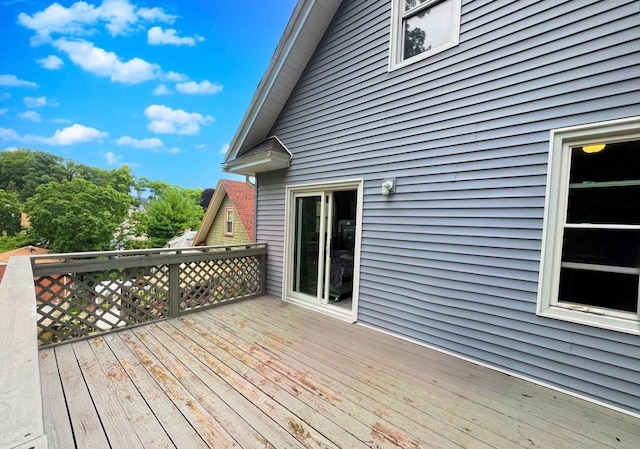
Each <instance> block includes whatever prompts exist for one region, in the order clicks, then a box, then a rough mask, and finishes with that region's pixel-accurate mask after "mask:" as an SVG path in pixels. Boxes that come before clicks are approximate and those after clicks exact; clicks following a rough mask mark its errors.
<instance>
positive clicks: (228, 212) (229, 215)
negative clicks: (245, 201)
mask: <svg viewBox="0 0 640 449" xmlns="http://www.w3.org/2000/svg"><path fill="white" fill-rule="evenodd" d="M233 214H234V210H233V208H232V207H227V208H226V209H225V210H224V235H225V236H227V237H233ZM229 223H231V231H229Z"/></svg>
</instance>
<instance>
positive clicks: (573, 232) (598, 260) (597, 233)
mask: <svg viewBox="0 0 640 449" xmlns="http://www.w3.org/2000/svg"><path fill="white" fill-rule="evenodd" d="M562 261H563V262H577V263H590V264H594V265H610V266H614V267H629V268H640V231H636V230H621V229H565V231H564V245H563V247H562Z"/></svg>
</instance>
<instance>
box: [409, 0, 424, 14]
mask: <svg viewBox="0 0 640 449" xmlns="http://www.w3.org/2000/svg"><path fill="white" fill-rule="evenodd" d="M428 1H429V0H405V2H404V12H407V11H409V10H410V9H413V8H415V7H416V6H418V5H422V4H423V3H424V2H428Z"/></svg>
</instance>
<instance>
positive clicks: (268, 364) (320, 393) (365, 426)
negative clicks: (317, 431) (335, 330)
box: [181, 317, 462, 449]
mask: <svg viewBox="0 0 640 449" xmlns="http://www.w3.org/2000/svg"><path fill="white" fill-rule="evenodd" d="M205 319H206V318H205ZM195 320H197V318H195ZM195 320H194V319H193V318H192V317H187V318H184V319H183V320H181V321H183V322H189V324H190V325H191V326H195V328H196V329H198V330H200V331H204V333H206V334H208V337H207V338H208V339H209V340H210V341H211V342H212V343H213V344H214V345H229V344H230V342H231V341H233V348H234V350H235V351H244V355H242V356H241V357H242V358H243V360H245V361H246V363H247V365H248V366H249V368H250V369H252V370H255V371H257V372H259V373H260V374H261V375H263V376H264V377H265V378H267V379H269V380H271V381H272V382H274V383H277V384H278V385H279V386H280V387H281V388H283V389H284V390H285V391H287V392H288V393H289V394H291V395H294V396H296V397H297V398H298V399H300V400H301V401H303V402H304V403H305V404H307V406H309V407H310V408H312V409H313V410H315V411H316V412H317V413H322V414H323V415H324V416H326V417H327V419H330V420H331V421H332V422H334V423H336V424H337V425H339V426H340V427H342V428H343V429H344V430H345V431H347V432H350V433H352V434H353V435H354V436H355V437H357V438H358V439H359V440H360V441H362V442H363V443H365V442H369V441H371V442H372V443H373V444H374V445H375V447H380V448H381V449H382V448H387V447H389V448H390V447H397V445H396V444H395V443H392V442H391V441H390V439H391V438H390V435H392V434H393V439H394V440H396V441H400V440H402V441H403V442H404V444H403V445H404V446H405V447H423V446H424V447H447V446H448V447H454V446H455V445H454V443H452V442H451V441H450V440H446V441H444V439H442V438H441V439H440V440H441V441H440V442H442V441H444V442H445V444H440V442H438V438H437V436H435V435H434V436H433V439H432V440H430V441H429V442H427V441H426V440H425V441H421V440H420V439H416V438H411V436H410V435H409V434H408V432H407V431H406V430H403V429H402V428H392V427H391V426H384V425H383V424H382V423H381V419H380V418H379V417H378V416H377V415H376V414H375V413H374V412H373V411H372V410H371V409H370V408H367V404H363V403H361V402H357V401H352V400H350V399H349V398H348V397H345V396H344V395H341V394H340V393H339V392H337V391H336V390H335V389H334V387H335V386H336V385H337V384H335V383H333V384H331V383H329V382H327V383H325V384H324V385H323V384H322V382H321V381H320V379H319V376H312V375H311V374H310V373H309V374H308V373H304V372H302V371H300V370H299V369H298V366H299V365H300V364H299V363H297V362H296V361H293V363H291V364H290V365H289V366H288V367H287V368H285V369H278V367H283V366H284V363H285V362H284V360H282V359H281V358H279V357H277V356H275V355H274V356H269V355H266V354H264V351H263V350H262V349H261V348H259V347H257V346H253V347H248V346H246V345H243V344H242V340H241V339H238V338H237V336H235V335H232V336H231V339H230V340H225V339H224V337H225V336H224V335H223V333H224V331H223V330H222V329H221V328H218V327H216V326H213V327H209V326H207V324H208V323H206V322H203V321H202V320H199V321H198V322H196V321H195ZM245 348H246V350H245ZM235 356H236V357H238V356H239V355H238V354H237V353H236V354H235ZM378 405H379V404H378ZM382 429H385V430H388V431H387V432H386V433H382V432H381V430H382ZM428 433H429V432H428V431H427V432H425V435H426V434H428ZM458 447H462V446H458Z"/></svg>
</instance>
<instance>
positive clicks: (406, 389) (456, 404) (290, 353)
mask: <svg viewBox="0 0 640 449" xmlns="http://www.w3.org/2000/svg"><path fill="white" fill-rule="evenodd" d="M209 315H210V316H213V317H214V319H215V320H217V321H218V322H219V323H221V324H222V323H224V324H227V325H233V324H234V320H233V319H231V317H230V316H229V315H228V314H214V313H209ZM198 318H199V319H201V320H204V319H206V318H205V317H204V314H203V315H201V316H199V317H198ZM240 318H242V317H240ZM252 319H253V320H255V319H258V318H256V317H255V316H251V317H249V316H245V317H244V318H243V319H242V321H235V325H237V326H239V327H241V329H242V332H240V333H239V334H238V335H237V337H236V338H238V339H241V338H244V339H245V344H247V345H251V344H254V345H259V346H261V347H263V348H266V350H267V357H269V356H271V354H273V353H277V354H279V355H280V357H283V358H284V359H285V360H295V361H298V362H299V363H300V364H302V365H303V366H307V367H309V369H311V370H313V371H312V376H313V377H314V378H318V379H320V381H324V382H325V384H326V382H328V381H331V382H332V385H333V388H335V389H336V390H337V391H338V393H339V394H342V395H347V394H348V395H355V400H357V401H358V402H361V403H364V404H367V405H368V408H369V409H371V410H374V411H375V413H376V415H378V416H379V417H380V418H382V419H385V420H389V421H390V422H391V423H392V424H394V425H396V426H399V427H400V428H404V429H407V430H408V429H410V428H411V425H408V426H407V425H406V419H407V418H408V419H411V420H414V421H415V422H416V423H418V424H419V426H420V427H417V428H416V429H415V430H414V432H416V433H415V434H418V435H424V434H427V433H428V432H429V426H432V428H437V429H440V430H441V432H442V433H443V434H445V435H447V434H449V437H450V434H451V433H452V430H453V429H456V430H457V431H458V432H462V433H465V434H469V435H471V436H472V437H473V438H475V439H468V440H466V441H464V442H463V441H461V443H464V444H469V445H473V446H474V447H483V445H484V446H486V447H495V446H494V445H496V444H497V445H498V446H499V447H500V448H504V449H506V448H516V447H522V446H520V444H522V443H527V445H528V442H525V441H522V440H521V441H517V438H516V437H514V436H513V435H511V434H510V433H508V432H503V431H502V430H503V429H504V428H505V426H506V427H507V428H508V425H509V424H510V421H512V423H513V424H514V425H515V424H518V423H517V422H516V421H515V420H514V419H513V418H510V417H508V416H504V415H501V416H500V420H501V421H502V423H503V425H502V426H500V427H499V428H498V429H497V432H492V431H491V430H490V429H489V428H488V426H484V425H482V423H478V422H477V420H473V419H468V417H469V416H481V415H485V414H487V413H489V412H490V410H487V409H486V408H485V407H483V406H481V404H477V403H475V402H473V403H472V404H468V403H469V402H470V401H460V397H457V396H453V395H451V394H446V393H448V392H446V391H442V388H440V387H433V388H429V389H421V390H416V388H415V386H414V385H411V384H409V383H407V382H404V381H401V380H400V379H397V378H390V377H389V376H388V375H387V374H386V373H384V372H381V371H375V370H373V369H372V368H371V366H370V365H366V364H365V363H363V362H362V361H359V360H355V359H352V358H348V357H344V356H343V355H341V354H339V353H338V352H337V351H334V350H331V349H327V348H326V347H325V345H318V344H311V342H306V344H305V349H310V351H309V352H305V351H302V350H300V349H299V348H298V344H297V341H296V337H295V335H292V334H289V333H288V330H287V329H286V325H285V326H283V327H282V328H278V327H276V326H269V329H270V331H266V332H265V331H264V324H261V323H257V324H254V326H251V320H252ZM254 323H256V322H255V321H254ZM218 332H220V331H218ZM267 360H268V359H267ZM327 367H329V368H331V369H330V370H327ZM323 370H324V371H327V372H329V373H330V375H331V377H324V376H323V375H322V371H323ZM343 386H344V387H346V388H348V390H345V388H344V387H343ZM421 399H423V403H427V401H428V403H429V404H430V406H429V407H428V408H426V407H422V408H419V407H417V402H418V401H420V400H421ZM452 410H453V411H455V413H454V412H453V411H452ZM437 421H440V422H437ZM425 427H427V428H426V429H425ZM510 438H513V440H511V439H510ZM488 442H491V445H488Z"/></svg>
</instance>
